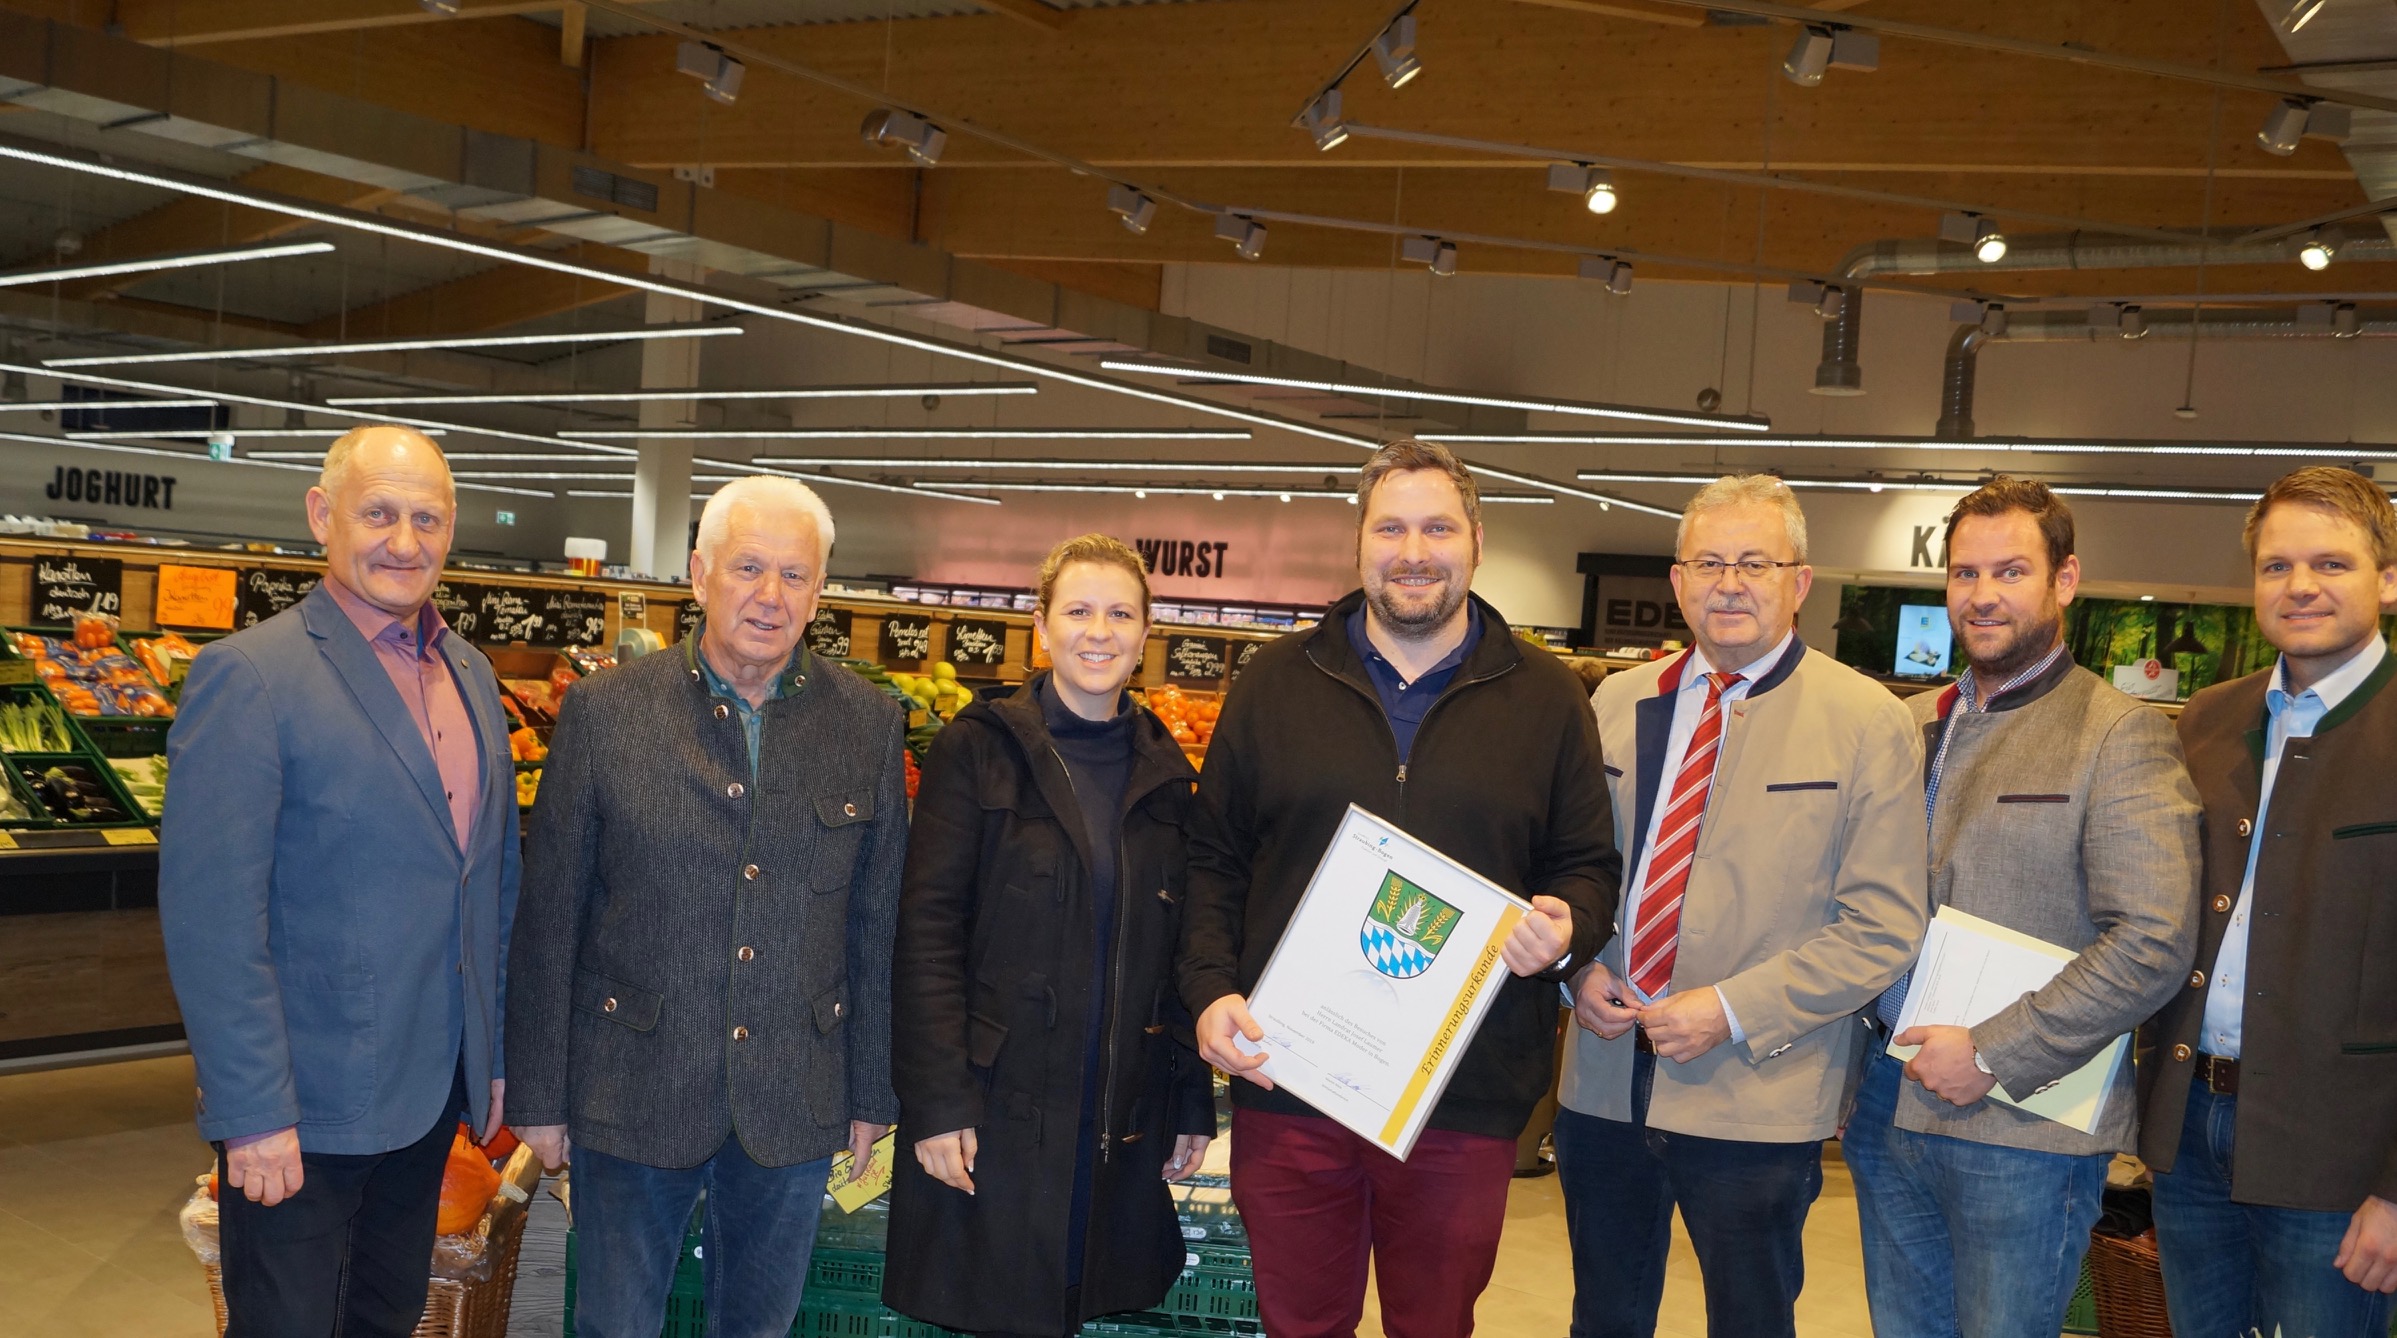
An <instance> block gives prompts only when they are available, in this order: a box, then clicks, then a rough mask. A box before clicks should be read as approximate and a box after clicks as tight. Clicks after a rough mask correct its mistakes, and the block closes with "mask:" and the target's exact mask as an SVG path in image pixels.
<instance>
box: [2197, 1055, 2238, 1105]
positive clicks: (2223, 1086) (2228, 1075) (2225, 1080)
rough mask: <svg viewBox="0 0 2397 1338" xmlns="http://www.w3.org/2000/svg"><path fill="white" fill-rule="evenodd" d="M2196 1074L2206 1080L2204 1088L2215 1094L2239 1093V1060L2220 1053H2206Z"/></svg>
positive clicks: (2234, 1094) (2228, 1094)
mask: <svg viewBox="0 0 2397 1338" xmlns="http://www.w3.org/2000/svg"><path fill="white" fill-rule="evenodd" d="M2198 1075H2199V1076H2200V1077H2202V1078H2204V1079H2205V1080H2206V1090H2207V1091H2209V1092H2212V1093H2213V1094H2214V1095H2216V1096H2237V1095H2238V1094H2239V1061H2238V1060H2236V1059H2229V1058H2225V1057H2224V1056H2221V1055H2207V1056H2206V1057H2205V1059H2204V1061H2203V1062H2202V1063H2201V1064H2199V1066H2198Z"/></svg>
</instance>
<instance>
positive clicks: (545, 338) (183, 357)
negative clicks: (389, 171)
mask: <svg viewBox="0 0 2397 1338" xmlns="http://www.w3.org/2000/svg"><path fill="white" fill-rule="evenodd" d="M742 333H745V332H744V331H743V330H742V329H741V327H740V326H737V325H653V326H649V327H646V328H643V329H639V330H592V331H586V332H584V333H581V334H537V335H470V336H465V337H462V338H455V339H370V340H365V341H363V342H360V343H354V344H292V345H287V346H283V347H275V348H202V349H192V350H190V351H188V352H184V353H105V354H96V355H93V356H91V357H83V358H44V359H42V366H44V367H131V366H135V365H137V364H150V363H161V362H252V361H257V360H260V359H265V358H316V357H329V356H331V355H333V354H336V353H408V352H413V351H415V350H419V349H463V348H526V347H531V346H534V345H540V344H622V343H631V342H636V341H646V340H651V339H721V338H724V337H726V336H729V335H738V334H742Z"/></svg>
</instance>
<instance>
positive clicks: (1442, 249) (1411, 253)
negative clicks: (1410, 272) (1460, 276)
mask: <svg viewBox="0 0 2397 1338" xmlns="http://www.w3.org/2000/svg"><path fill="white" fill-rule="evenodd" d="M1398 257H1399V259H1401V260H1404V261H1406V262H1407V263H1409V264H1412V265H1428V266H1430V267H1431V271H1432V273H1434V274H1437V275H1440V276H1442V277H1444V278H1445V277H1446V276H1448V275H1451V274H1454V273H1456V272H1457V244H1456V243H1455V242H1444V241H1441V240H1440V239H1439V238H1437V237H1404V238H1401V239H1400V240H1399V243H1398Z"/></svg>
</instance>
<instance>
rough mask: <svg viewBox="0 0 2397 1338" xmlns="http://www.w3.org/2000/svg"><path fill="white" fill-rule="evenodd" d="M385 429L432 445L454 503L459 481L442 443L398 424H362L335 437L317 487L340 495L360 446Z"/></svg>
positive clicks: (445, 487) (442, 483)
mask: <svg viewBox="0 0 2397 1338" xmlns="http://www.w3.org/2000/svg"><path fill="white" fill-rule="evenodd" d="M383 432H398V433H402V434H404V435H406V436H410V437H414V438H415V439H416V440H418V441H421V442H423V443H424V444H425V445H426V446H427V447H430V448H431V449H432V452H433V458H435V459H437V460H439V461H440V462H441V486H442V488H443V489H444V490H446V491H447V492H448V493H449V496H450V501H451V503H452V504H453V505H454V504H455V503H456V502H457V500H458V484H457V480H455V479H453V478H451V477H450V474H449V456H448V454H447V453H446V452H444V451H443V450H442V449H441V443H440V442H437V441H435V440H433V439H432V438H431V437H428V436H426V435H425V434H424V433H422V432H419V431H417V430H416V429H415V428H412V427H402V426H400V425H398V424H396V423H360V424H359V425H358V426H356V427H353V428H351V429H350V430H349V431H347V432H344V433H342V434H341V435H340V436H339V437H336V438H335V439H334V441H333V444H332V445H330V446H327V447H326V448H325V463H324V467H323V468H322V469H320V470H318V471H317V475H316V486H317V487H319V488H322V489H324V490H325V495H326V496H327V497H335V496H339V495H340V493H341V484H342V479H343V476H344V475H346V474H348V473H349V472H350V466H351V465H352V464H353V463H355V462H356V461H357V458H358V448H359V447H360V446H363V445H365V444H366V442H367V440H368V439H369V438H371V437H374V436H375V435H377V434H378V433H383Z"/></svg>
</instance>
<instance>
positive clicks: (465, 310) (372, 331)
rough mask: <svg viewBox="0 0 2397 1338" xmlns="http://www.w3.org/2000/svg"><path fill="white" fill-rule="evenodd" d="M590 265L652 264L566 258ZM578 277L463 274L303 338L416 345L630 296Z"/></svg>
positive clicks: (515, 268)
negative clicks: (433, 337) (416, 341)
mask: <svg viewBox="0 0 2397 1338" xmlns="http://www.w3.org/2000/svg"><path fill="white" fill-rule="evenodd" d="M560 254H561V255H562V256H563V257H564V258H568V259H573V260H579V261H582V262H583V263H585V264H595V265H605V266H607V267H609V268H612V269H623V270H625V271H626V272H628V273H634V274H638V273H643V272H645V271H646V270H647V268H648V257H646V256H641V255H635V254H634V253H632V252H630V251H620V250H618V249H616V248H615V247H612V246H587V245H586V246H579V247H576V248H574V249H572V250H569V251H566V252H562V253H560ZM632 291H633V290H632V289H630V288H625V287H621V286H619V285H616V284H608V283H600V282H598V281H596V280H592V279H586V278H584V277H582V276H580V275H575V274H559V273H556V272H554V271H551V270H541V269H531V268H527V267H525V266H521V265H501V266H498V267H496V268H493V269H488V270H479V271H477V272H475V273H473V274H466V275H461V276H460V277H458V278H455V279H450V280H448V281H446V282H443V283H436V284H432V285H429V286H427V287H424V288H419V289H416V290H415V291H414V292H407V293H401V294H399V295H398V296H396V297H392V298H387V299H385V300H383V301H381V302H374V303H369V304H367V305H365V306H361V307H356V308H353V309H351V310H349V311H345V312H336V313H335V314H333V315H331V316H326V317H323V318H322V319H319V320H316V321H312V322H310V323H309V324H308V325H306V326H303V327H301V329H300V330H299V332H298V333H300V334H301V335H303V336H305V337H307V338H310V339H415V338H421V337H424V336H430V335H441V334H459V335H464V334H478V333H481V332H484V331H488V330H505V329H507V328H508V327H510V326H514V325H521V324H523V323H524V322H526V321H534V320H540V319H541V318H543V317H546V316H557V315H562V314H564V313H566V312H569V311H579V310H581V309H582V308H584V307H589V306H596V305H598V304H599V303H602V302H608V301H613V300H614V299H616V298H619V297H622V296H624V295H626V294H627V293H630V292H632Z"/></svg>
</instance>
